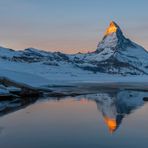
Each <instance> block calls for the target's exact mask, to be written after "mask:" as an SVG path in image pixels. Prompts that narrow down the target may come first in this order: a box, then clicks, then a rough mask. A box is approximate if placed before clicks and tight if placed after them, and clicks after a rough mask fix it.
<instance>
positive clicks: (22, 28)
mask: <svg viewBox="0 0 148 148" xmlns="http://www.w3.org/2000/svg"><path fill="white" fill-rule="evenodd" d="M147 6H148V1H147V0H130V1H129V0H124V1H123V0H122V1H119V0H0V20H1V21H0V45H1V46H6V47H10V48H14V49H24V48H27V47H35V48H40V49H45V50H50V51H57V50H58V51H62V52H67V53H74V52H78V51H81V52H83V51H84V52H85V51H87V50H94V49H95V48H96V46H97V43H98V42H99V40H101V38H102V36H103V33H104V32H105V29H106V27H107V26H108V25H109V22H110V21H111V20H113V21H115V22H116V23H117V24H118V25H119V26H120V27H121V29H122V30H123V32H124V34H125V35H126V36H127V37H129V38H131V39H132V40H133V41H135V42H137V43H139V44H141V45H142V46H144V47H145V48H147V49H148V41H147V40H148V13H147Z"/></svg>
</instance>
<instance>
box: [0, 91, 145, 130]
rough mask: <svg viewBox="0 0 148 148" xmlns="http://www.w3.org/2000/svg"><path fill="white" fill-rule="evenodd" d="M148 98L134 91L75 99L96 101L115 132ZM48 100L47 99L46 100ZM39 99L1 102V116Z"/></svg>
mask: <svg viewBox="0 0 148 148" xmlns="http://www.w3.org/2000/svg"><path fill="white" fill-rule="evenodd" d="M147 96H148V92H144V91H135V90H134V91H133V90H114V91H110V90H109V91H107V90H106V91H101V92H99V91H98V93H97V94H89V95H81V96H77V97H74V99H76V100H78V101H81V102H83V103H84V102H85V103H86V102H87V101H94V102H95V103H96V105H97V109H98V111H99V112H101V114H102V116H103V119H104V123H105V124H106V125H107V127H108V129H109V132H110V133H113V132H115V131H116V130H117V129H118V127H119V126H120V125H121V123H122V120H123V118H124V117H125V116H126V115H128V114H130V113H132V112H133V111H134V110H136V109H138V108H139V107H141V106H143V105H144V103H145V101H144V99H143V98H145V97H147ZM44 99H46V98H44ZM48 99H49V100H56V101H60V100H64V99H68V97H65V98H55V97H54V98H48ZM37 100H42V99H38V98H26V99H22V100H13V101H3V102H0V115H1V116H4V115H7V114H8V113H12V112H14V111H17V110H20V109H22V108H25V107H27V106H28V105H31V104H33V103H35V102H36V101H37Z"/></svg>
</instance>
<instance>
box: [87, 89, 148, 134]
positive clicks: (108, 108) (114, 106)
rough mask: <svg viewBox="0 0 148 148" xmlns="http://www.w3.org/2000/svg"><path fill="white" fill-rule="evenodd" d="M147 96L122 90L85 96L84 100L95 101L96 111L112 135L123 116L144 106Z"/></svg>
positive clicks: (143, 93) (146, 93)
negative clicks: (144, 99)
mask: <svg viewBox="0 0 148 148" xmlns="http://www.w3.org/2000/svg"><path fill="white" fill-rule="evenodd" d="M147 95H148V92H140V91H130V90H123V91H118V92H114V93H112V92H111V93H100V94H93V95H87V96H86V98H88V99H91V100H92V99H93V100H95V102H96V104H97V108H98V110H99V111H100V112H101V113H102V115H103V118H104V121H105V123H106V124H107V126H108V128H109V131H110V132H111V133H112V132H114V131H115V130H116V129H117V128H118V127H119V125H120V124H121V122H122V119H123V118H124V116H125V115H127V114H130V113H131V112H132V111H133V110H135V109H137V108H138V107H140V106H142V105H144V101H143V98H144V97H145V96H147Z"/></svg>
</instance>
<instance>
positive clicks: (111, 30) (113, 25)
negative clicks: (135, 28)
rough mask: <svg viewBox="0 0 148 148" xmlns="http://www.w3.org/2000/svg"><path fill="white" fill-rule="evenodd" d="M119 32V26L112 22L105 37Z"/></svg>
mask: <svg viewBox="0 0 148 148" xmlns="http://www.w3.org/2000/svg"><path fill="white" fill-rule="evenodd" d="M116 31H117V25H116V24H115V23H114V22H111V23H110V25H109V27H108V28H107V30H106V32H105V36H106V35H109V34H112V33H114V32H116Z"/></svg>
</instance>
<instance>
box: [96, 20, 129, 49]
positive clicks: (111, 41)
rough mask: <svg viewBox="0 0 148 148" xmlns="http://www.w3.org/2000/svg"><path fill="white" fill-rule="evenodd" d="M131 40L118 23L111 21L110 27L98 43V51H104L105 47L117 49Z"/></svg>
mask: <svg viewBox="0 0 148 148" xmlns="http://www.w3.org/2000/svg"><path fill="white" fill-rule="evenodd" d="M129 42H130V41H129V40H128V39H126V38H125V37H124V35H123V33H122V31H121V29H120V27H119V26H118V25H117V23H115V22H114V21H111V22H110V25H109V27H108V28H107V29H106V31H105V34H104V37H103V39H102V41H101V42H99V44H98V47H97V51H102V49H105V48H112V49H115V48H117V47H123V46H124V47H125V46H126V45H127V43H129ZM125 44H126V45H125Z"/></svg>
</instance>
